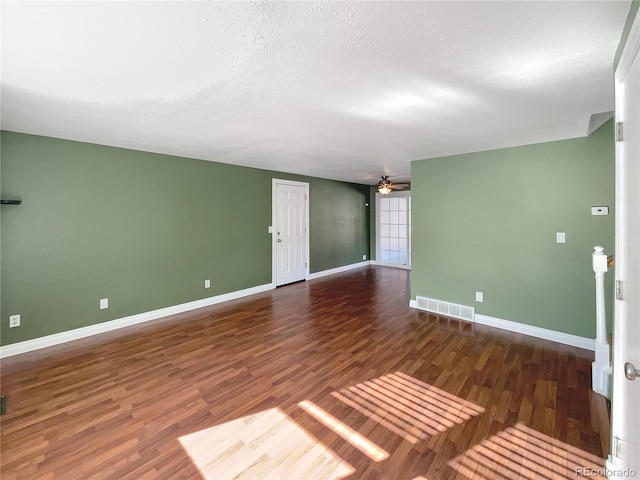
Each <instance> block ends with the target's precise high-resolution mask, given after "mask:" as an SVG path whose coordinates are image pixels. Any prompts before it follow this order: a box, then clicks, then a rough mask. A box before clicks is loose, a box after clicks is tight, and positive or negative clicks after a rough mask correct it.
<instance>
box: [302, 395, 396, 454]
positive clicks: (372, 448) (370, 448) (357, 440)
mask: <svg viewBox="0 0 640 480" xmlns="http://www.w3.org/2000/svg"><path fill="white" fill-rule="evenodd" d="M298 406H299V407H300V408H302V409H303V410H304V411H305V412H307V413H308V414H309V415H311V416H312V417H313V418H315V419H316V420H318V421H319V422H321V423H322V424H323V425H325V426H327V427H328V428H330V429H331V430H333V431H334V432H335V433H337V434H338V435H340V436H341V437H342V438H344V439H345V440H347V441H348V442H349V443H350V444H351V445H353V446H354V447H356V448H357V449H358V450H360V451H361V452H362V453H364V454H365V455H366V456H367V457H369V458H370V459H371V460H373V461H374V462H380V461H382V460H384V459H385V458H388V457H389V453H387V452H386V451H384V450H383V449H382V448H380V447H378V446H377V445H376V444H375V443H373V442H371V441H370V440H368V439H367V438H365V437H363V436H362V435H360V434H359V433H358V432H356V431H355V430H353V429H352V428H351V427H348V426H347V425H345V424H344V423H342V422H341V421H340V420H338V419H337V418H335V417H334V416H332V415H330V414H329V413H327V412H326V411H324V410H323V409H322V408H320V407H319V406H317V405H316V404H315V403H313V402H310V401H308V400H304V401H302V402H300V403H298Z"/></svg>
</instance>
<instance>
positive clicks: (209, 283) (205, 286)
mask: <svg viewBox="0 0 640 480" xmlns="http://www.w3.org/2000/svg"><path fill="white" fill-rule="evenodd" d="M204 288H211V280H205V281H204Z"/></svg>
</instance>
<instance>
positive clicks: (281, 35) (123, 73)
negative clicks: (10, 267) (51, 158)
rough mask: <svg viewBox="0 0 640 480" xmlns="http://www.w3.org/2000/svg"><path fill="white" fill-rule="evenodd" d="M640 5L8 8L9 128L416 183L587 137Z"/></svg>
mask: <svg viewBox="0 0 640 480" xmlns="http://www.w3.org/2000/svg"><path fill="white" fill-rule="evenodd" d="M629 5H630V4H629V2H628V1H605V2H562V1H552V2H539V1H513V2H505V1H499V2H487V1H480V2H389V3H387V2H340V3H306V2H296V3H271V2H246V3H245V2H228V3H227V2H224V3H223V2H140V3H137V2H104V3H101V2H69V3H63V2H43V3H29V2H16V3H6V2H3V3H2V11H1V15H2V72H1V81H2V90H1V94H2V97H1V100H2V106H1V108H2V112H1V113H2V118H1V122H2V124H1V125H2V128H3V129H5V130H12V131H17V132H26V133H34V134H39V135H46V136H52V137H59V138H67V139H73V140H80V141H85V142H92V143H98V144H104V145H114V146H120V147H127V148H133V149H138V150H145V151H152V152H161V153H168V154H174V155H181V156H187V157H195V158H200V159H206V160H214V161H219V162H225V163H234V164H239V165H248V166H254V167H259V168H268V169H274V170H281V171H286V172H293V173H302V174H308V175H314V176H319V177H325V178H333V179H339V180H347V181H353V182H358V183H368V184H374V183H376V182H377V180H378V177H379V176H380V175H382V174H383V173H385V174H388V175H391V176H392V179H394V180H397V181H401V180H406V179H408V178H409V173H410V162H411V160H417V159H423V158H430V157H436V156H442V155H449V154H455V153H463V152H471V151H479V150H487V149H492V148H500V147H505V146H512V145H522V144H529V143H537V142H541V141H548V140H556V139H563V138H573V137H579V136H584V135H586V134H587V132H588V131H589V130H590V129H592V128H593V125H594V121H595V122H596V123H598V122H599V121H600V119H602V118H606V117H607V116H606V115H600V116H598V117H594V118H593V119H592V115H594V114H600V113H602V112H608V111H611V110H613V71H612V60H613V56H614V52H615V49H616V46H617V44H618V41H619V38H620V34H621V32H622V28H623V25H624V22H625V19H626V15H627V12H628V10H629ZM594 119H595V120H594Z"/></svg>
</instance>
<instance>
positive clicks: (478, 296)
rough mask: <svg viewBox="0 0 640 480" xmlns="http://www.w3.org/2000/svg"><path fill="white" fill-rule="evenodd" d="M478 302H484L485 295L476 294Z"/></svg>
mask: <svg viewBox="0 0 640 480" xmlns="http://www.w3.org/2000/svg"><path fill="white" fill-rule="evenodd" d="M476 302H484V293H482V292H476Z"/></svg>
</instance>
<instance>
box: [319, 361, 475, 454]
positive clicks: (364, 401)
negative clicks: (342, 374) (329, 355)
mask: <svg viewBox="0 0 640 480" xmlns="http://www.w3.org/2000/svg"><path fill="white" fill-rule="evenodd" d="M332 395H333V396H334V397H335V398H337V399H338V400H340V401H342V402H344V403H345V404H347V405H349V406H350V407H352V408H354V409H356V410H358V411H359V412H360V413H362V414H364V415H366V416H368V417H369V418H371V419H372V420H375V421H376V422H378V423H379V424H380V425H383V426H384V427H386V428H387V429H389V430H391V431H392V432H394V433H396V434H398V435H400V436H401V437H403V438H404V439H406V440H408V441H409V442H411V443H417V442H418V441H420V440H424V439H425V438H428V437H430V436H433V435H437V434H438V433H440V432H444V431H445V430H447V429H448V428H451V427H454V426H455V425H459V424H462V423H464V422H466V421H467V420H469V419H470V418H472V417H474V416H476V415H480V414H481V413H482V412H484V409H483V408H482V407H479V406H478V405H475V404H473V403H471V402H468V401H467V400H464V399H462V398H459V397H456V396H455V395H452V394H450V393H449V392H445V391H444V390H440V389H439V388H436V387H433V386H431V385H429V384H427V383H424V382H421V381H420V380H417V379H415V378H413V377H410V376H409V375H405V374H404V373H402V372H396V373H393V374H390V375H383V376H382V377H379V378H376V379H374V380H369V381H366V382H363V383H359V384H357V385H352V386H351V387H348V388H344V389H342V390H340V391H339V392H333V393H332Z"/></svg>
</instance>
